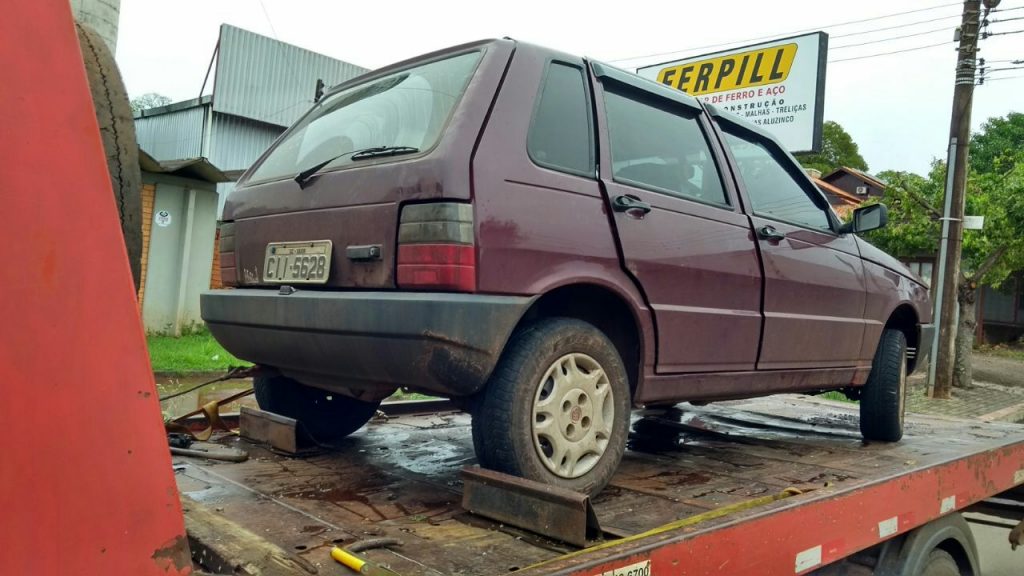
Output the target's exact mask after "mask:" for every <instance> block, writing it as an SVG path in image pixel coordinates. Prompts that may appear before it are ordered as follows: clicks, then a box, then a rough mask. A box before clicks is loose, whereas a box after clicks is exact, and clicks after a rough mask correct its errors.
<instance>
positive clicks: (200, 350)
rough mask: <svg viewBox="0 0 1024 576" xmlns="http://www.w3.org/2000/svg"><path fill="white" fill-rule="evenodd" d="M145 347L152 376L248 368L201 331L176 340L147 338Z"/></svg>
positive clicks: (210, 336) (158, 335)
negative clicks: (165, 373) (151, 367)
mask: <svg viewBox="0 0 1024 576" xmlns="http://www.w3.org/2000/svg"><path fill="white" fill-rule="evenodd" d="M146 345H147V346H148V347H149V360H150V363H152V365H153V371H154V372H168V373H175V374H183V373H188V372H221V371H226V370H227V369H228V368H231V367H232V366H248V365H249V363H248V362H245V361H244V360H239V359H238V358H235V357H234V356H232V355H231V354H230V353H229V352H228V351H227V350H225V349H224V348H223V347H221V345H220V344H218V343H217V341H216V340H214V339H213V336H212V335H211V334H210V333H209V332H208V331H207V330H206V329H205V328H199V329H196V330H194V331H192V332H191V333H189V334H185V335H182V336H178V337H175V336H164V335H160V334H150V335H148V336H146Z"/></svg>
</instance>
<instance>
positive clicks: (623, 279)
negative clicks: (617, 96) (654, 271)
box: [473, 44, 653, 365]
mask: <svg viewBox="0 0 1024 576" xmlns="http://www.w3.org/2000/svg"><path fill="white" fill-rule="evenodd" d="M551 58H555V59H558V60H564V61H566V62H580V63H581V64H582V62H581V60H580V59H579V58H578V57H573V56H569V55H563V54H559V53H557V52H552V51H548V50H545V49H541V48H538V47H534V46H530V45H528V44H519V45H517V48H516V53H515V55H514V56H513V59H512V63H511V64H510V66H509V70H508V73H507V76H506V79H505V81H504V83H503V85H502V89H501V93H500V94H499V96H498V98H497V100H496V101H495V104H494V109H493V111H492V114H491V118H490V120H489V121H488V123H487V126H486V128H485V130H484V133H483V134H482V136H481V140H480V144H479V146H478V148H477V150H476V153H475V156H474V160H473V201H474V217H475V226H476V242H477V250H478V259H477V286H478V290H479V291H480V292H484V293H489V294H513V295H527V296H534V295H542V294H544V293H547V292H549V291H551V290H554V289H556V288H559V287H561V286H566V285H569V284H592V285H597V286H601V287H603V288H606V289H608V290H609V291H611V292H613V293H615V294H617V295H619V297H621V298H622V299H623V300H624V301H625V302H626V303H627V304H628V305H629V307H630V308H631V309H632V311H633V314H634V317H635V319H636V321H637V323H638V326H639V329H640V334H641V339H642V343H641V345H642V347H643V349H644V352H643V357H644V358H645V359H646V361H645V364H646V365H651V364H652V363H653V346H646V345H643V344H644V343H646V342H652V341H653V331H652V326H651V320H650V312H649V310H648V309H647V307H646V304H645V303H644V300H643V297H642V296H641V294H640V292H639V291H638V290H637V287H636V286H635V285H634V284H633V282H632V280H630V279H629V277H628V276H627V275H626V274H625V273H624V272H623V271H622V268H621V266H620V263H619V253H618V247H617V245H616V241H615V237H614V234H613V232H612V228H611V224H610V219H609V214H608V208H607V204H606V203H605V200H604V196H603V195H602V193H601V189H600V185H599V184H598V182H597V180H596V179H595V178H586V177H581V176H574V175H569V174H565V173H562V172H558V171H554V170H550V169H547V168H543V167H541V166H538V165H536V164H534V163H533V161H532V160H531V159H530V157H529V154H528V152H527V149H526V141H527V132H528V130H529V126H530V118H531V117H532V114H533V109H534V101H535V99H536V96H537V93H538V90H539V87H540V82H541V78H542V76H543V74H544V70H545V67H546V66H545V65H546V63H547V61H548V60H549V59H551Z"/></svg>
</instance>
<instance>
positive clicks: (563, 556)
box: [174, 396, 1024, 576]
mask: <svg viewBox="0 0 1024 576" xmlns="http://www.w3.org/2000/svg"><path fill="white" fill-rule="evenodd" d="M223 442H226V443H228V444H230V445H232V446H235V447H239V448H243V449H245V450H247V451H249V452H250V454H251V458H250V459H249V460H248V461H247V462H244V463H240V464H226V463H213V462H211V461H206V460H202V459H196V458H182V457H176V458H174V465H175V470H176V472H177V474H176V476H177V479H178V487H179V489H180V491H181V492H182V494H184V495H185V496H187V497H189V498H191V499H193V500H196V501H198V502H200V503H202V504H205V505H206V506H208V507H211V508H214V509H216V510H217V511H218V512H220V513H222V514H223V516H224V517H226V518H227V519H229V520H232V521H234V522H236V523H237V524H239V525H241V526H243V527H245V528H247V529H248V530H250V531H251V532H253V533H255V534H258V535H260V536H262V537H264V538H266V539H267V540H269V541H271V542H273V543H275V544H277V545H279V546H280V547H282V548H283V549H285V550H289V551H294V552H295V553H296V554H297V555H299V556H300V557H302V558H304V559H305V560H306V561H308V562H310V563H311V564H312V565H314V566H318V567H319V571H320V573H321V574H335V573H336V574H343V573H346V572H345V570H346V569H345V568H343V567H341V566H339V565H335V564H333V563H332V561H331V559H330V555H329V551H330V549H331V547H332V546H335V545H341V546H345V545H349V544H351V543H352V542H355V541H360V540H366V539H371V538H382V537H389V538H397V539H398V540H400V541H401V545H400V546H398V547H391V548H381V549H373V550H368V551H366V552H364V553H363V554H364V555H365V556H366V557H367V558H368V559H369V560H371V561H372V562H374V563H378V564H381V565H385V566H389V567H390V568H391V569H392V570H394V571H395V572H398V573H399V574H403V575H409V574H445V575H447V574H473V575H479V574H502V573H509V572H516V571H520V572H521V573H523V574H580V575H583V574H587V575H594V574H614V575H616V576H618V575H620V574H623V575H624V574H631V573H633V574H641V575H643V574H648V575H649V574H805V573H811V572H814V571H816V570H820V569H822V568H823V567H825V566H828V565H829V564H832V563H834V562H836V561H838V560H842V559H848V558H851V557H853V556H854V555H856V554H857V553H859V552H861V551H863V550H867V549H869V548H871V547H872V546H875V545H877V544H879V543H880V542H883V541H885V540H887V539H890V538H893V537H894V536H897V535H899V534H903V533H906V532H908V531H910V530H913V529H914V528H917V527H920V526H923V525H924V524H926V523H928V522H930V521H932V520H934V519H936V518H939V517H941V516H944V515H948V514H950V513H952V512H954V511H957V510H962V509H964V508H966V507H969V506H971V505H974V504H977V503H978V502H980V501H982V500H985V499H986V498H990V497H992V496H994V495H996V494H999V493H1002V492H1005V491H1007V490H1010V489H1011V488H1014V487H1015V486H1017V485H1019V484H1021V483H1022V482H1024V426H1019V425H1014V424H997V423H979V422H970V421H961V420H954V419H946V418H938V417H925V416H910V417H908V420H907V425H906V435H905V436H904V440H903V441H901V442H899V443H896V444H882V443H877V444H865V443H864V442H863V441H862V440H861V437H860V433H859V431H858V418H857V406H856V405H853V404H843V403H837V402H829V401H824V400H818V399H816V398H811V397H805V396H775V397H769V398H762V399H755V400H744V401H732V402H723V403H720V404H711V405H707V406H693V405H689V404H681V405H679V406H677V407H676V408H673V409H669V410H656V411H655V410H652V411H648V412H645V413H640V412H638V413H636V414H635V416H634V422H633V427H632V432H631V435H630V441H629V450H627V452H626V456H625V458H624V460H623V463H622V466H621V467H620V469H619V471H618V473H617V474H616V476H615V477H614V479H613V480H612V482H611V484H610V485H609V486H608V487H607V488H606V489H605V490H604V491H603V492H601V493H600V494H598V495H597V496H596V497H595V498H594V499H593V501H592V503H593V506H594V509H595V511H596V514H597V517H598V519H599V521H600V525H601V527H602V529H603V530H604V538H602V539H600V540H598V541H595V542H593V543H591V545H589V546H587V547H585V548H582V549H581V548H577V547H573V546H570V545H567V544H565V543H563V542H559V541H556V540H553V539H550V538H546V537H543V536H539V535H537V534H534V533H532V532H530V531H527V530H521V529H518V528H514V527H510V526H506V525H502V524H500V523H498V522H494V521H491V520H488V519H486V518H483V517H480V516H477V515H475V514H472V513H470V512H468V511H466V510H464V509H463V508H462V507H461V499H462V481H461V479H460V470H461V469H462V468H463V467H466V466H474V465H475V464H476V462H475V458H474V456H473V450H472V443H471V439H470V431H469V416H468V415H466V414H463V413H460V412H456V411H446V412H439V413H433V414H413V415H401V416H396V417H392V418H390V419H387V420H381V421H374V422H371V423H370V424H369V425H368V426H367V427H366V428H365V429H364V430H362V431H360V432H359V433H357V434H355V435H353V436H351V437H349V438H347V439H345V440H344V441H343V442H342V443H341V444H339V445H338V446H337V447H335V449H333V450H330V451H320V452H317V453H314V454H312V455H309V456H306V457H300V458H294V457H288V456H285V455H280V454H276V453H274V452H271V451H270V450H268V449H267V448H265V447H261V446H258V445H255V444H253V443H251V442H249V441H247V440H244V439H238V438H231V439H226V440H223ZM868 562H870V561H868ZM630 570H634V572H630ZM636 570H639V571H638V572H637V571H636ZM644 570H646V572H645V571H644ZM866 573H869V574H870V573H871V572H870V570H869V571H868V572H866Z"/></svg>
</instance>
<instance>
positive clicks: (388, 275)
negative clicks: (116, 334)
mask: <svg viewBox="0 0 1024 576" xmlns="http://www.w3.org/2000/svg"><path fill="white" fill-rule="evenodd" d="M885 221H886V211H885V207H884V206H881V205H873V206H868V207H863V208H860V209H859V210H857V211H856V212H855V213H854V218H853V220H852V221H851V222H850V223H846V224H844V223H842V222H840V221H839V220H838V219H837V218H836V216H835V215H834V214H833V212H832V211H831V210H830V208H829V205H828V203H827V201H826V200H825V198H824V197H823V196H822V195H821V193H820V192H819V191H818V190H817V189H816V188H815V186H814V185H813V183H812V182H811V181H810V180H809V179H808V178H807V177H806V176H805V175H804V173H803V171H802V170H801V168H800V165H799V164H798V163H797V162H796V161H795V160H794V159H793V158H792V157H791V156H790V155H789V154H788V153H787V152H786V151H785V150H784V149H783V148H782V147H781V146H780V145H779V144H778V143H777V142H776V141H775V140H774V139H773V138H772V137H771V136H770V135H768V134H766V133H764V132H763V131H761V130H760V129H758V128H757V127H755V126H753V125H751V124H748V123H746V122H744V121H741V120H740V119H738V118H737V117H735V116H732V115H730V114H728V113H725V112H721V111H719V110H717V109H715V108H714V107H713V106H710V105H707V104H703V103H701V102H699V101H697V100H696V99H694V98H691V97H689V96H687V95H686V94H684V93H682V92H679V91H677V90H673V89H671V88H668V87H666V86H663V85H660V84H658V83H655V82H652V81H649V80H645V79H642V78H640V77H638V76H636V75H633V74H630V73H627V72H623V71H621V70H619V69H616V68H613V67H610V66H607V65H605V64H601V63H599V62H595V61H593V60H587V59H583V58H580V57H576V56H571V55H569V54H563V53H561V52H557V51H553V50H548V49H544V48H540V47H537V46H532V45H529V44H524V43H520V42H515V41H512V40H507V39H506V40H490V41H486V42H478V43H473V44H468V45H463V46H458V47H455V48H451V49H448V50H444V51H441V52H437V53H433V54H428V55H426V56H423V57H420V58H416V59H413V60H409V61H406V62H402V63H399V64H395V65H393V66H390V67H388V68H384V69H381V70H377V71H375V72H372V73H370V74H367V75H364V76H362V77H360V78H357V79H354V80H352V81H350V82H348V83H346V84H343V85H341V86H338V87H337V88H335V89H334V90H332V91H331V92H330V93H329V94H327V95H326V96H324V98H323V99H322V100H321V101H320V102H319V103H317V104H316V105H315V106H314V107H313V109H312V110H310V111H309V113H308V114H306V115H305V116H304V117H303V118H302V119H301V120H299V121H298V122H297V123H296V124H295V125H294V126H293V127H292V128H291V129H289V130H288V131H287V132H286V133H285V134H284V135H283V136H281V138H280V139H279V140H278V141H277V142H276V143H275V144H274V145H273V146H272V147H271V148H270V150H268V151H267V152H266V153H265V154H264V155H263V157H262V158H260V160H259V161H258V162H257V163H256V164H255V165H254V166H253V167H252V168H251V169H250V170H249V171H248V172H247V173H246V174H245V175H244V176H243V177H242V178H241V180H240V181H239V183H238V187H237V189H236V190H235V191H234V192H232V193H231V195H230V197H229V198H228V200H227V205H226V208H225V212H224V223H223V224H222V228H221V266H222V276H223V278H224V281H225V283H226V284H228V285H229V286H233V289H229V290H217V291H212V292H207V293H205V294H203V296H202V312H203V318H204V319H205V320H206V322H207V324H208V325H209V328H210V330H211V331H212V333H213V334H214V336H215V337H216V338H217V340H219V341H220V342H221V343H222V344H223V345H224V347H225V348H227V349H228V350H229V351H231V352H232V353H233V354H235V355H236V356H238V357H240V358H244V359H246V360H250V361H252V362H254V363H257V364H259V365H261V366H264V367H267V368H268V370H267V371H266V372H264V375H263V376H261V377H259V378H257V379H256V381H255V387H256V395H257V399H258V400H259V403H260V406H262V407H263V408H265V409H267V410H270V411H273V412H277V413H280V414H284V415H287V416H291V417H294V418H296V419H298V420H299V421H300V422H301V423H302V424H303V426H304V428H305V429H306V430H307V431H308V432H309V433H310V434H311V435H312V436H313V437H315V438H317V439H320V440H330V439H337V438H339V437H341V436H344V435H347V434H350V433H352V432H354V431H355V430H358V429H359V428H360V427H362V426H363V425H364V424H365V423H366V422H367V421H368V420H369V419H370V418H371V417H372V416H373V414H374V413H375V410H376V408H377V406H378V405H379V403H380V402H381V400H382V399H384V398H386V397H388V396H389V395H391V394H392V393H393V392H394V391H395V390H396V389H398V388H402V389H407V390H412V391H418V392H425V393H427V394H433V395H440V396H447V397H451V398H454V399H456V400H458V401H459V402H461V403H462V405H463V406H465V407H466V409H468V410H470V411H471V412H472V415H473V442H474V445H475V447H476V453H477V456H478V459H479V461H480V463H481V464H482V465H483V466H486V467H489V468H493V469H496V470H500V471H504V472H507V473H511V474H516V475H521V476H524V477H527V478H531V479H534V480H539V481H542V482H548V483H552V484H557V485H561V486H564V487H568V488H572V489H575V490H579V491H583V492H596V491H597V490H600V489H601V487H603V486H604V485H605V484H606V483H607V482H608V480H609V478H610V477H611V475H612V474H613V472H614V471H615V468H616V467H617V465H618V463H619V461H620V459H621V457H622V453H623V451H624V450H625V446H626V437H627V434H628V431H629V421H630V409H631V407H641V406H646V407H651V406H669V405H672V404H675V403H677V402H681V401H700V402H706V401H712V400H722V399H729V398H742V397H750V396H759V395H765V394H772V393H777V392H817V391H823V390H842V391H844V392H845V393H846V394H847V395H848V396H850V397H853V398H859V399H860V406H861V424H860V427H861V431H862V433H863V435H864V437H865V438H867V439H871V440H881V441H896V440H899V439H900V437H901V435H902V429H903V409H904V408H903V407H904V390H905V382H906V376H907V373H908V372H910V371H912V370H913V369H914V366H915V364H916V359H917V358H919V357H922V356H923V354H924V347H926V346H927V345H928V343H929V341H930V338H929V333H930V331H931V330H932V326H931V324H930V322H931V317H930V311H929V310H930V307H929V303H928V295H927V291H926V289H925V287H924V286H923V285H922V283H921V281H920V280H919V279H917V278H915V277H914V275H913V274H912V273H911V272H910V271H909V270H907V269H906V268H905V267H904V266H902V265H901V264H900V263H899V262H897V261H896V260H895V259H893V258H891V257H890V256H888V255H886V254H884V253H883V252H881V251H879V250H878V249H876V248H874V247H872V246H871V245H870V244H868V243H867V242H865V241H864V240H862V239H860V238H858V237H857V236H856V233H857V232H863V231H867V230H871V229H873V228H877V227H879V226H882V225H884V224H885Z"/></svg>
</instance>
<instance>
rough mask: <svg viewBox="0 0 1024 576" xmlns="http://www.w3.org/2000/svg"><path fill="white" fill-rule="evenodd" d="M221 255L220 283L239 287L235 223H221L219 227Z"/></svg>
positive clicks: (219, 249) (219, 250)
mask: <svg viewBox="0 0 1024 576" xmlns="http://www.w3.org/2000/svg"><path fill="white" fill-rule="evenodd" d="M217 235H218V237H219V238H218V244H217V249H218V252H219V254H220V282H221V284H222V285H224V286H238V266H237V264H236V262H235V223H234V222H221V223H220V224H219V225H218V226H217Z"/></svg>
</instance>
